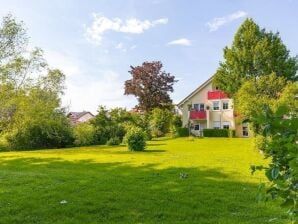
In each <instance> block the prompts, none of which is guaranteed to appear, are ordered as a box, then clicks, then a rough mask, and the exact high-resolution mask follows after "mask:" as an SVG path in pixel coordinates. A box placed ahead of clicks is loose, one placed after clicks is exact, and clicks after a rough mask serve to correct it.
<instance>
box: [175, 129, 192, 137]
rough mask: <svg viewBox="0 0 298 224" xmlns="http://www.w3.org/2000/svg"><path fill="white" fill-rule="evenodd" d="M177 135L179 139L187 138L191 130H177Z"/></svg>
mask: <svg viewBox="0 0 298 224" xmlns="http://www.w3.org/2000/svg"><path fill="white" fill-rule="evenodd" d="M176 134H177V136H178V137H187V136H189V130H188V128H177V129H176Z"/></svg>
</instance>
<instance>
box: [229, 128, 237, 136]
mask: <svg viewBox="0 0 298 224" xmlns="http://www.w3.org/2000/svg"><path fill="white" fill-rule="evenodd" d="M229 137H230V138H235V137H236V131H235V130H234V129H229Z"/></svg>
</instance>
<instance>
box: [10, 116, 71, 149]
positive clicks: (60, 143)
mask: <svg viewBox="0 0 298 224" xmlns="http://www.w3.org/2000/svg"><path fill="white" fill-rule="evenodd" d="M7 142H8V144H9V147H10V148H12V149H41V148H64V147H66V146H69V145H72V144H73V133H72V129H71V127H70V125H69V123H68V122H67V120H66V118H65V119H64V118H62V119H59V118H57V119H53V120H39V121H30V122H25V123H24V124H23V125H22V127H19V128H15V129H14V130H13V131H11V132H10V133H8V135H7Z"/></svg>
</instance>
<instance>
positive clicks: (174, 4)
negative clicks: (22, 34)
mask: <svg viewBox="0 0 298 224" xmlns="http://www.w3.org/2000/svg"><path fill="white" fill-rule="evenodd" d="M0 6H1V7H0V16H1V17H2V16H4V15H5V14H7V13H12V14H13V15H14V16H16V17H17V18H18V19H19V20H23V21H24V22H25V24H26V27H27V30H28V34H29V36H30V37H31V38H30V41H31V44H32V45H33V46H38V47H41V48H42V49H44V51H45V57H46V58H47V60H48V62H49V64H50V65H51V66H52V67H57V68H59V69H61V70H62V71H64V73H65V74H66V77H67V81H66V85H67V90H66V93H65V96H64V97H63V105H64V106H68V105H69V106H70V109H71V110H73V111H81V110H90V111H92V112H95V111H96V109H97V107H98V105H106V106H108V107H116V106H117V107H127V108H131V107H133V106H134V105H135V104H136V100H135V99H134V97H132V96H124V95H123V83H124V81H125V80H126V79H128V78H130V75H129V73H128V70H129V67H130V65H139V64H141V63H142V62H143V61H152V60H160V61H162V63H163V64H164V69H165V70H166V71H167V72H170V73H172V74H174V75H175V76H176V77H177V78H178V79H179V82H178V83H177V84H176V85H175V92H174V93H173V94H172V98H173V100H174V102H179V100H181V99H182V98H183V97H185V96H186V95H187V94H189V93H190V92H191V91H192V90H193V89H195V88H196V87H197V86H198V85H199V84H201V83H202V82H203V81H205V80H206V79H208V78H209V77H210V76H211V75H213V74H214V72H215V71H216V69H217V67H218V63H219V61H220V60H222V54H223V52H222V49H223V47H225V46H227V45H230V44H231V42H232V39H233V36H234V34H235V32H236V30H237V28H238V27H239V25H240V24H241V22H243V20H244V19H245V18H246V17H252V18H253V19H255V21H256V22H257V23H258V24H259V25H260V26H261V27H264V28H266V29H268V30H272V31H279V32H280V35H281V37H282V39H283V41H284V43H285V44H286V45H287V47H288V48H289V49H290V51H291V54H292V55H296V54H298V45H297V40H298V30H297V27H298V19H297V13H298V1H294V0H292V1H291V0H287V1H285V0H284V1H282V0H280V1H273V0H271V1H266V0H263V1H257V0H252V1H235V0H225V1H224V0H221V1H215V0H208V1H195V0H193V1H190V0H189V1H183V0H179V1H178V0H147V1H146V0H142V1H141V0H115V1H111V0H97V1H95V0H93V1H92V0H89V1H83V0H81V1H80V0H76V1H74V0H73V1H70V0H63V1H61V0H60V1H59V0H51V1H45V0H39V1H38V0H36V1H33V0H26V1H22V0H19V1H16V0H9V1H4V0H0Z"/></svg>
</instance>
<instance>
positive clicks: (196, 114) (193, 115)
mask: <svg viewBox="0 0 298 224" xmlns="http://www.w3.org/2000/svg"><path fill="white" fill-rule="evenodd" d="M189 118H190V119H191V120H206V111H205V110H202V111H199V110H192V111H190V114H189Z"/></svg>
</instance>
